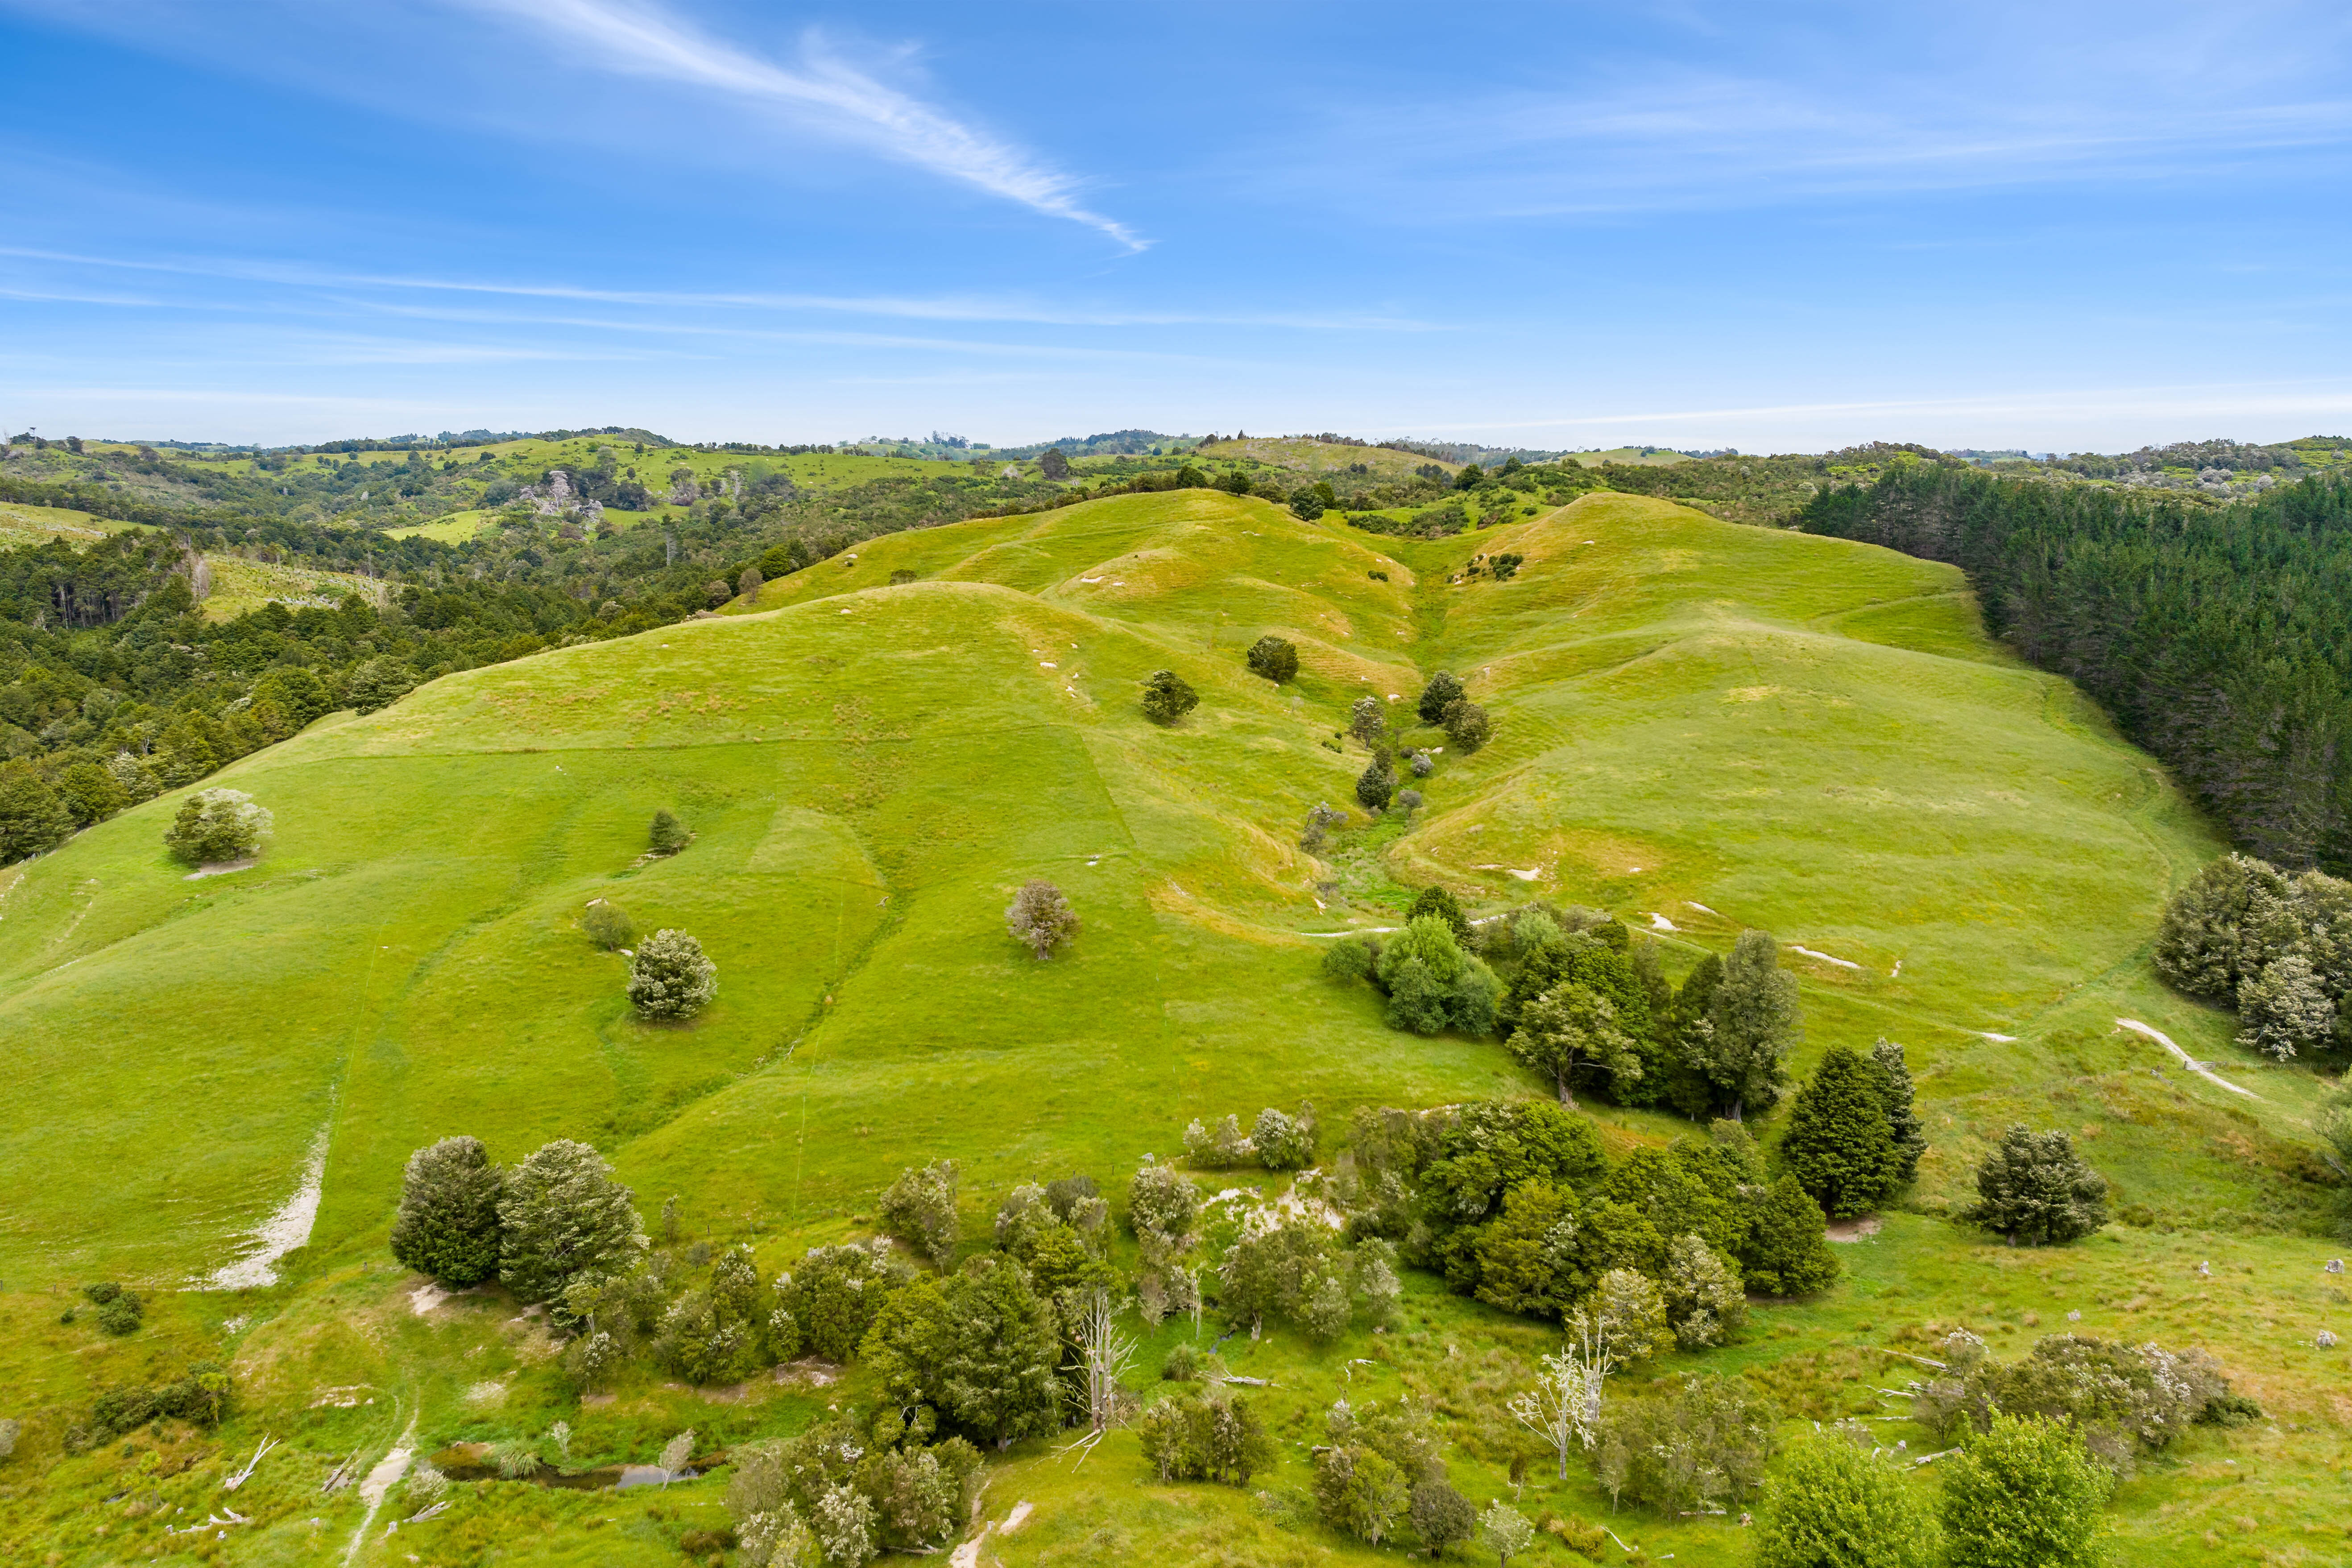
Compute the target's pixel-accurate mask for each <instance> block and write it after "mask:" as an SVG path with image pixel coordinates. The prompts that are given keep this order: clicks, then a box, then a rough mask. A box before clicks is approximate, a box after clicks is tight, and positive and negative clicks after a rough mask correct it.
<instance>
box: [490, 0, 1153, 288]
mask: <svg viewBox="0 0 2352 1568" xmlns="http://www.w3.org/2000/svg"><path fill="white" fill-rule="evenodd" d="M466 3H467V4H470V5H474V6H475V7H477V8H478V9H481V10H486V11H494V12H499V13H502V14H505V15H508V16H514V17H517V18H520V19H521V20H523V21H525V22H527V23H530V25H532V26H537V27H539V28H540V29H541V30H542V31H544V32H546V33H547V34H549V35H550V36H551V37H555V38H556V39H558V40H560V41H561V42H562V43H564V44H566V45H568V46H570V47H572V48H573V49H575V50H577V51H578V52H579V53H581V54H583V55H584V56H587V57H588V58H593V59H594V60H596V61H597V62H598V63H600V64H601V65H602V66H603V67H604V68H605V69H607V70H610V71H614V72H615V73H618V74H622V75H627V76H638V77H651V78H655V79H661V80H667V81H674V82H681V83H685V84H687V85H689V86H693V87H698V88H704V89H714V90H717V91H720V92H726V93H731V94H734V95H735V96H737V97H739V98H742V99H746V100H751V102H754V103H761V104H766V105H769V106H772V107H774V108H777V109H781V110H786V111H789V112H793V113H796V114H801V115H804V116H814V117H815V118H817V119H818V120H820V121H823V122H824V123H825V124H826V125H827V126H828V127H829V128H831V129H832V130H834V131H835V132H836V133H838V134H842V135H845V136H847V137H849V138H851V139H853V140H856V141H858V142H863V143H865V144H866V145H867V146H869V147H871V148H873V149H875V150H876V151H877V152H880V153H886V154H887V155H888V156H891V157H894V158H897V159H898V160H900V161H902V162H904V163H912V164H915V165H917V166H918V167H920V168H925V169H929V170H930V171H932V172H933V173H935V174H940V175H942V176H944V177H946V178H949V179H953V180H961V181H963V182H964V183H966V184H971V185H974V186H977V187H978V188H979V189H981V190H983V191H987V192H989V193H990V194H992V195H999V196H1003V197H1004V198H1006V199H1007V200H1009V201H1015V202H1019V203H1021V204H1022V205H1024V206H1027V207H1030V208H1033V209H1034V210H1035V211H1037V212H1041V213H1044V214H1045V215H1047V216H1051V217H1058V218H1066V219H1068V220H1069V221H1070V222H1072V223H1079V224H1084V225H1086V226H1087V227H1089V228H1093V229H1098V230H1100V231H1101V232H1102V233H1104V234H1106V235H1108V236H1109V237H1111V238H1113V239H1115V240H1117V241H1118V243H1119V244H1121V245H1123V246H1125V247H1127V248H1128V249H1129V250H1130V251H1139V250H1141V249H1143V248H1144V247H1145V246H1146V245H1148V244H1149V243H1150V242H1149V241H1147V240H1144V239H1142V238H1140V237H1138V236H1137V235H1136V233H1135V231H1134V230H1132V229H1131V228H1129V227H1128V226H1127V225H1125V224H1122V223H1120V222H1118V220H1116V219H1114V218H1109V217H1106V216H1103V215H1102V214H1100V213H1097V212H1095V211H1093V210H1092V209H1091V208H1088V207H1087V206H1084V205H1080V203H1079V200H1078V197H1077V194H1076V193H1077V189H1078V182H1077V181H1076V179H1074V178H1072V177H1071V176H1070V175H1068V174H1063V173H1061V172H1060V171H1058V170H1055V169H1053V168H1050V167H1048V166H1046V165H1045V164H1044V163H1040V162H1039V161H1038V160H1037V159H1036V158H1034V156H1032V155H1031V154H1030V153H1025V152H1024V151H1022V150H1021V149H1019V148H1017V147H1014V146H1012V145H1010V144H1009V143H1007V142H1002V141H999V140H997V139H996V138H994V137H992V136H991V135H989V134H988V133H987V132H983V131H980V130H977V129H975V128H973V127H971V126H969V125H966V124H964V123H963V122H961V121H958V120H956V119H955V118H953V117H952V116H950V115H949V114H946V113H944V112H942V111H941V110H938V109H935V108H933V107H931V106H930V105H929V104H926V103H923V102H921V101H919V100H917V99H915V98H913V97H910V96H909V95H908V94H907V93H905V92H902V91H900V90H898V89H896V88H893V87H890V86H888V85H887V84H886V83H883V82H880V81H877V80H876V79H874V78H873V77H871V76H869V75H867V74H866V72H864V71H861V70H859V69H858V68H856V66H853V65H851V64H850V63H849V62H847V61H846V60H844V59H841V58H838V57H837V56H836V55H835V54H834V53H833V52H832V51H831V50H830V49H829V48H827V47H825V45H824V42H823V41H822V40H821V39H820V38H819V37H817V36H816V35H814V33H812V34H810V35H808V36H807V37H805V38H804V39H803V43H802V47H801V59H800V61H799V65H798V68H796V69H787V68H784V67H782V66H779V65H776V64H774V63H772V62H771V61H768V60H764V59H761V58H759V57H757V56H756V55H753V54H751V53H750V52H748V51H747V50H744V49H740V48H738V47H735V46H733V45H731V44H729V43H726V42H723V41H722V40H719V39H717V38H713V37H708V36H706V35H704V34H702V33H700V32H698V31H697V30H696V29H695V28H693V27H691V26H688V25H687V24H686V23H685V22H683V21H681V20H680V19H678V18H677V17H675V16H669V15H667V14H665V13H664V12H662V11H659V10H657V9H656V8H654V7H652V6H650V5H623V4H617V3H614V0H466Z"/></svg>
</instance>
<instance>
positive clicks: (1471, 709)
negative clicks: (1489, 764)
mask: <svg viewBox="0 0 2352 1568" xmlns="http://www.w3.org/2000/svg"><path fill="white" fill-rule="evenodd" d="M1442 717H1443V719H1444V724H1445V738H1446V739H1447V740H1449V741H1451V742H1454V750H1456V751H1459V752H1475V751H1476V750H1477V749H1478V748H1479V747H1481V746H1483V745H1485V744H1486V742H1488V741H1490V740H1492V739H1493V738H1494V735H1495V721H1493V720H1491V719H1489V718H1487V717H1486V710H1485V709H1484V708H1481V707H1479V706H1478V705H1477V704H1476V703H1475V702H1473V701H1471V700H1469V699H1468V698H1466V697H1457V698H1455V699H1454V700H1453V701H1451V702H1449V703H1447V704H1446V705H1445V711H1444V714H1443V715H1442Z"/></svg>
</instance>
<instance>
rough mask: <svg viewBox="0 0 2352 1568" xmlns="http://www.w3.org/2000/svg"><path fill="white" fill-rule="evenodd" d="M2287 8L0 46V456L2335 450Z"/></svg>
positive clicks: (415, 20) (1046, 10) (2320, 205)
mask: <svg viewBox="0 0 2352 1568" xmlns="http://www.w3.org/2000/svg"><path fill="white" fill-rule="evenodd" d="M2347 45H2352V14H2347V12H2346V11H2345V9H2344V8H2342V7H2340V6H2320V5H2309V6H2300V5H2245V4H2239V5H2230V6H2221V5H2210V4H2205V5H2183V6H2168V5H2160V4H2155V5H2152V4H2139V5H2128V6H2126V5H2114V6H2102V5H2056V6H2052V5H2032V6H2029V5H2014V6H1969V5H1946V6H1940V7H1927V6H1899V5H1883V4H1881V5H1803V6H1761V5H1738V6H1733V5H1722V6H1710V5H1661V6H1654V7H1648V8H1639V7H1632V6H1609V7H1582V6H1575V5H1469V6H1461V5H1447V6H1441V5H1418V6H1407V5H1381V4H1367V3H1364V0H1353V3H1350V4H1346V5H1305V4H1297V5H1282V4H1273V3H1268V0H1259V3H1256V4H1251V5H1182V6H1176V5H1164V6H1163V5H1145V4H1132V3H1127V4H1102V3H1097V4H1069V5H1004V4H1000V5H986V6H975V5H969V4H964V5H898V6H888V7H886V6H879V5H866V6H859V7H837V8H828V7H824V6H785V5H728V4H723V3H719V0H665V3H664V4H660V5H654V4H638V3H635V0H372V3H371V4H368V5H315V4H305V5H262V4H240V3H236V0H212V3H209V4H206V5H186V4H181V3H176V0H170V3H162V4H147V3H140V0H126V3H116V4H109V5H103V6H100V5H84V4H70V5H68V4H46V5H45V4H19V3H16V0H0V160H5V171H6V186H7V190H8V193H9V194H8V197H7V200H6V201H5V204H0V424H5V426H7V428H8V429H10V430H12V431H13V430H19V429H23V428H25V427H26V426H37V427H38V428H39V429H40V430H41V431H42V432H43V433H44V434H51V435H64V434H68V433H72V434H84V435H93V436H95V435H101V434H102V435H116V436H141V437H179V438H186V439H215V440H231V441H247V440H256V439H260V440H268V441H298V440H315V439H321V438H326V437H335V436H342V435H351V434H362V433H371V434H391V433H397V432H402V431H408V430H418V429H421V430H426V431H433V430H439V429H445V428H446V429H465V428H468V427H474V426H490V427H493V428H499V429H538V428H546V427H550V426H579V425H588V424H595V425H604V424H619V425H643V426H648V427H650V428H653V429H656V430H658V431H662V432H664V433H666V434H669V435H673V436H676V437H680V438H685V439H738V440H759V441H772V442H784V441H817V440H831V439H837V438H848V437H863V436H869V435H876V434H884V435H900V434H921V433H925V432H928V431H930V430H933V429H938V430H942V431H950V432H958V433H961V434H963V435H966V436H968V437H973V438H975V439H979V440H986V441H993V442H997V443H1010V442H1018V441H1024V440H1032V439H1037V438H1043V437H1053V436H1061V435H1071V434H1085V433H1087V432H1090V431H1096V430H1108V429H1114V428H1119V427H1123V426H1148V427H1152V428H1158V429H1162V430H1169V431H1191V432H1200V431H1203V430H1208V429H1217V430H1222V431H1231V430H1233V429H1234V428H1236V427H1241V428H1246V429H1249V430H1253V431H1297V430H1321V429H1331V430H1339V431H1345V432H1351V433H1355V434H1360V435H1364V436H1371V437H1378V436H1385V435H1402V434H1417V435H1423V436H1447V437H1460V438H1466V439H1474V440H1486V441H1507V442H1513V443H1523V444H1526V445H1529V446H1542V447H1595V446H1613V445H1617V444H1620V443H1622V442H1657V443H1662V444H1670V445H1675V446H1683V447H1697V446H1705V447H1714V446H1720V445H1735V446H1738V447H1742V448H1743V449H1747V450H1757V451H1762V450H1817V449H1821V448H1822V447H1832V446H1837V445H1843V444H1845V443H1848V442H1853V441H1858V440H1867V439H1872V438H1883V439H1909V440H1923V441H1927V442H1930V443H1933V444H1936V445H1939V446H1979V447H2020V446H2021V447H2031V448H2033V449H2037V450H2038V449H2042V448H2048V447H2055V448H2058V449H2062V450H2072V449H2078V448H2095V449H2103V450H2115V449H2118V448H2126V447H2136V446H2138V445H2140V444H2141V443H2143V442H2152V441H2165V440H2172V439H2179V438H2185V437H2207V436H2216V435H2227V436H2234V437H2239V438H2242V439H2250V440H2256V439H2258V440H2275V439H2284V438H2288V437H2295V436H2301V435H2308V434H2315V433H2326V434H2336V433H2338V432H2343V431H2346V430H2352V355H2347V348H2352V343H2347V310H2346V304H2347V298H2348V297H2352V289H2347V267H2352V244H2347V238H2352V204H2347V201H2346V199H2345V198H2346V194H2347V180H2346V175H2347V172H2352V158H2347V150H2352V149H2347V142H2352V70H2347V64H2352V59H2347V57H2348V56H2352V47H2347Z"/></svg>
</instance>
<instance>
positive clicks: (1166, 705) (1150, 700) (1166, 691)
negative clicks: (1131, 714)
mask: <svg viewBox="0 0 2352 1568" xmlns="http://www.w3.org/2000/svg"><path fill="white" fill-rule="evenodd" d="M1200 705H1201V694H1200V693H1199V692H1197V691H1195V690H1193V689H1192V687H1191V686H1189V685H1187V684H1186V683H1185V681H1184V678H1183V677H1182V676H1181V675H1178V674H1177V673H1176V672H1175V671H1174V670H1172V669H1155V670H1153V671H1152V672H1151V675H1150V678H1149V679H1146V680H1145V681H1144V683H1143V716H1144V717H1145V718H1147V719H1149V720H1150V721H1152V722H1153V723H1155V724H1173V723H1174V722H1176V721H1177V720H1179V719H1181V718H1182V717H1184V715H1185V714H1187V713H1190V712H1191V711H1192V710H1193V709H1195V708H1197V707H1199V706H1200Z"/></svg>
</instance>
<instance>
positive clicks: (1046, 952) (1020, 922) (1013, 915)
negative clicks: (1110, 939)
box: [1004, 879, 1078, 958]
mask: <svg viewBox="0 0 2352 1568" xmlns="http://www.w3.org/2000/svg"><path fill="white" fill-rule="evenodd" d="M1004 929H1005V930H1006V931H1009V932H1011V933H1012V936H1013V941H1015V942H1021V943H1023V944H1024V945H1025V946H1026V947H1027V948H1028V949H1029V951H1030V952H1034V953H1035V954H1036V955H1037V956H1038V957H1039V958H1051V957H1053V956H1054V949H1055V947H1056V946H1057V945H1059V944H1060V943H1062V942H1067V941H1068V940H1069V939H1070V938H1071V937H1073V936H1075V935H1076V934H1077V930H1078V917H1077V912H1076V910H1072V909H1071V908H1070V904H1069V900H1066V899H1065V898H1063V897H1062V889H1059V888H1056V887H1055V886H1054V884H1053V883H1051V882H1047V881H1043V880H1038V879H1032V880H1030V881H1027V882H1024V883H1023V884H1021V890H1020V891H1019V892H1017V893H1015V894H1013V902H1012V903H1010V904H1008V905H1007V906H1005V910H1004Z"/></svg>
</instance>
